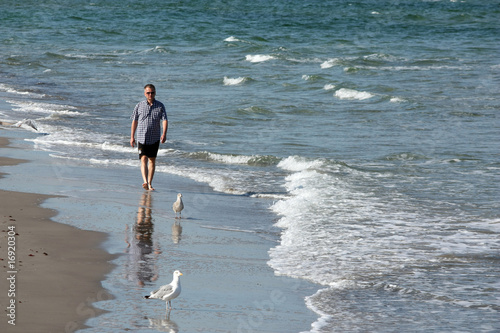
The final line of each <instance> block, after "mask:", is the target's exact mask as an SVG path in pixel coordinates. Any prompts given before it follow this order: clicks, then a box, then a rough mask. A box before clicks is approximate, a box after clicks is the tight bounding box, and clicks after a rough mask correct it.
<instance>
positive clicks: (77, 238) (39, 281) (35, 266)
mask: <svg viewBox="0 0 500 333" xmlns="http://www.w3.org/2000/svg"><path fill="white" fill-rule="evenodd" d="M7 145H8V140H7V139H5V138H1V137H0V147H6V146H7ZM22 162H23V160H20V159H12V158H8V157H3V156H2V157H0V166H5V165H16V164H18V163H22ZM1 181H2V180H1V179H0V182H1ZM47 198H48V196H46V195H41V194H34V193H21V192H12V191H3V190H0V212H1V213H0V230H1V236H0V237H1V238H0V265H1V266H2V272H3V274H2V279H0V303H1V304H2V308H3V311H2V312H4V315H3V316H2V319H1V320H0V331H2V332H23V333H24V332H74V331H75V330H77V329H80V328H83V327H85V325H84V322H85V321H86V320H87V319H89V318H90V317H94V316H97V315H99V313H101V312H102V310H99V309H96V308H94V307H93V306H92V303H93V302H95V301H99V300H105V299H110V298H111V297H112V296H111V295H110V294H109V293H107V291H106V290H105V289H103V287H102V285H101V281H102V280H103V279H104V276H105V275H106V274H107V273H109V272H110V271H111V270H112V268H113V265H112V264H111V263H110V261H111V260H112V259H113V258H114V256H113V255H110V254H109V253H107V252H106V251H105V250H104V249H102V248H101V243H102V242H103V241H104V240H105V239H106V238H107V235H106V234H104V233H100V232H93V231H84V230H80V229H77V228H75V227H71V226H68V225H64V224H60V223H56V222H53V221H51V217H53V216H54V215H55V214H56V212H55V211H53V210H50V209H45V208H41V207H40V204H41V203H42V202H43V201H44V200H46V199H47ZM14 324H15V325H14Z"/></svg>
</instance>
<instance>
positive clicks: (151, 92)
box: [146, 91, 156, 95]
mask: <svg viewBox="0 0 500 333" xmlns="http://www.w3.org/2000/svg"><path fill="white" fill-rule="evenodd" d="M154 94H156V91H148V92H146V95H154Z"/></svg>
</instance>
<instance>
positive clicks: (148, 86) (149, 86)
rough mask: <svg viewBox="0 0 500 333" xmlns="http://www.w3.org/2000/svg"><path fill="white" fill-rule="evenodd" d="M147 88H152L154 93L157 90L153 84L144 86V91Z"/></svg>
mask: <svg viewBox="0 0 500 333" xmlns="http://www.w3.org/2000/svg"><path fill="white" fill-rule="evenodd" d="M147 88H150V89H153V90H154V91H156V88H155V86H154V85H152V84H151V83H148V84H146V85H145V86H144V90H146V89H147Z"/></svg>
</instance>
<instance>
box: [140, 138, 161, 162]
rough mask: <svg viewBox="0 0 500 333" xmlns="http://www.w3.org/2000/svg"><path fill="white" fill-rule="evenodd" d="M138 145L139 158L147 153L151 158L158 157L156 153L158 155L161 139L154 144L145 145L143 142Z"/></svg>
mask: <svg viewBox="0 0 500 333" xmlns="http://www.w3.org/2000/svg"><path fill="white" fill-rule="evenodd" d="M137 147H138V148H139V159H140V158H141V157H142V156H143V155H146V156H147V157H149V158H156V155H158V149H159V148H160V141H157V142H156V143H153V144H152V145H144V144H142V143H138V144H137Z"/></svg>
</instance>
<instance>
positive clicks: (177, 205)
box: [172, 193, 184, 218]
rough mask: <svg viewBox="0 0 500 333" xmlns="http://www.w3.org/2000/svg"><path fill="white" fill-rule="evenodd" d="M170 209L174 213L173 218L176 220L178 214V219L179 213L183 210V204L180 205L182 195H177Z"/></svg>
mask: <svg viewBox="0 0 500 333" xmlns="http://www.w3.org/2000/svg"><path fill="white" fill-rule="evenodd" d="M172 209H173V210H174V212H175V218H177V213H179V217H180V215H181V211H182V210H183V209H184V203H182V194H180V193H179V194H177V201H176V202H174V204H173V206H172Z"/></svg>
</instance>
